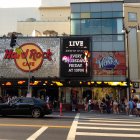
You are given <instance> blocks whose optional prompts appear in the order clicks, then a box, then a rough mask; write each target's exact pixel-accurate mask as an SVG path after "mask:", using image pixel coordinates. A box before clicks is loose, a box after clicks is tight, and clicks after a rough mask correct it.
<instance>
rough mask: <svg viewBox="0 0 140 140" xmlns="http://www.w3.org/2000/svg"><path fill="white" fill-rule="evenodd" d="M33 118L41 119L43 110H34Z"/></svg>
mask: <svg viewBox="0 0 140 140" xmlns="http://www.w3.org/2000/svg"><path fill="white" fill-rule="evenodd" d="M32 117H33V118H39V117H41V110H40V109H39V108H35V109H33V110H32Z"/></svg>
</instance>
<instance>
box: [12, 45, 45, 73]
mask: <svg viewBox="0 0 140 140" xmlns="http://www.w3.org/2000/svg"><path fill="white" fill-rule="evenodd" d="M16 51H17V54H18V57H17V58H16V59H14V61H15V64H16V66H17V67H18V68H19V69H21V70H22V71H24V72H29V71H30V72H33V71H35V70H37V69H38V68H39V67H41V65H42V63H43V58H44V54H43V51H42V50H41V48H40V47H39V46H37V45H36V44H33V43H27V44H23V45H21V46H20V47H19V48H18V49H17V50H16Z"/></svg>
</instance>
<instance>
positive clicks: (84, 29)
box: [81, 19, 90, 35]
mask: <svg viewBox="0 0 140 140" xmlns="http://www.w3.org/2000/svg"><path fill="white" fill-rule="evenodd" d="M88 34H90V20H89V19H83V20H81V35H88Z"/></svg>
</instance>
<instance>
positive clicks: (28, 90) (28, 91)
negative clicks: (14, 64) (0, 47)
mask: <svg viewBox="0 0 140 140" xmlns="http://www.w3.org/2000/svg"><path fill="white" fill-rule="evenodd" d="M16 44H17V43H16ZM17 45H18V46H19V44H17ZM19 47H20V46H19ZM20 50H21V51H22V53H24V51H23V50H22V48H20ZM25 59H26V62H27V65H28V68H29V71H28V89H27V95H28V94H29V93H30V75H31V67H30V65H29V62H28V59H27V57H25Z"/></svg>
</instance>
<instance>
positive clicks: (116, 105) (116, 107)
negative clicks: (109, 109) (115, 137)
mask: <svg viewBox="0 0 140 140" xmlns="http://www.w3.org/2000/svg"><path fill="white" fill-rule="evenodd" d="M118 105H119V104H118V102H117V100H116V99H115V100H114V101H113V113H114V114H119V107H118Z"/></svg>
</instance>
